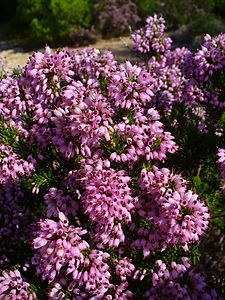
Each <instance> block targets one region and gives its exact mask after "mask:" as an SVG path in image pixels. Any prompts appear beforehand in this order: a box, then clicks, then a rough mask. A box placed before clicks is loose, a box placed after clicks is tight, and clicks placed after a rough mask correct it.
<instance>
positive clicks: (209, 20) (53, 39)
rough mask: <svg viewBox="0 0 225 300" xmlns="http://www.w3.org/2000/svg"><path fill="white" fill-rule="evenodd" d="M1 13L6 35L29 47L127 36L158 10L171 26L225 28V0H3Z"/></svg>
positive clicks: (201, 29) (207, 29) (199, 29)
mask: <svg viewBox="0 0 225 300" xmlns="http://www.w3.org/2000/svg"><path fill="white" fill-rule="evenodd" d="M0 12H1V13H0V25H1V28H6V37H7V38H8V39H16V40H18V41H19V42H20V43H21V45H23V46H26V47H28V48H34V47H40V46H44V45H45V44H46V43H47V44H49V45H50V46H53V47H54V46H58V45H65V44H66V45H68V46H70V45H71V46H82V45H84V44H88V43H89V42H93V41H94V40H95V39H97V38H99V37H103V38H110V37H116V36H121V35H126V34H129V31H130V29H132V30H134V29H136V28H138V27H140V26H141V25H143V24H144V21H145V19H146V17H147V16H149V15H153V14H154V13H157V14H161V15H162V16H163V17H164V18H165V19H166V21H167V26H168V30H169V31H174V30H176V29H178V28H180V27H181V26H182V25H185V26H188V30H189V31H190V32H191V34H192V35H194V36H196V35H202V34H204V33H206V32H207V33H209V34H211V35H215V34H218V33H220V32H222V31H225V0H205V1H202V0H164V1H159V0H128V1H126V0H10V1H8V0H1V1H0Z"/></svg>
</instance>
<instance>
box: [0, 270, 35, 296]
mask: <svg viewBox="0 0 225 300" xmlns="http://www.w3.org/2000/svg"><path fill="white" fill-rule="evenodd" d="M29 288H30V284H29V283H27V282H26V281H25V280H24V279H23V278H22V276H21V274H20V271H18V270H14V271H3V272H2V276H0V299H10V300H19V299H21V300H25V299H27V300H32V299H36V294H35V292H34V291H32V290H30V289H29Z"/></svg>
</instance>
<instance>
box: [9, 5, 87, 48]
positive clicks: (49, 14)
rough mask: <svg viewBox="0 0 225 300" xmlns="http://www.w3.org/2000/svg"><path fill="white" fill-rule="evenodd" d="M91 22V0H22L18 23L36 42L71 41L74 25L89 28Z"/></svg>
mask: <svg viewBox="0 0 225 300" xmlns="http://www.w3.org/2000/svg"><path fill="white" fill-rule="evenodd" d="M91 23H92V4H91V1H90V0H64V1H61V0H50V1H49V0H18V8H17V18H16V20H15V24H18V25H19V26H20V30H21V29H22V34H23V35H24V38H25V36H26V39H25V40H26V42H27V43H31V44H32V45H43V44H45V43H49V44H53V45H55V44H58V43H63V42H69V41H68V38H69V35H70V33H71V31H72V30H73V29H81V28H89V27H90V25H91ZM20 35H21V32H20Z"/></svg>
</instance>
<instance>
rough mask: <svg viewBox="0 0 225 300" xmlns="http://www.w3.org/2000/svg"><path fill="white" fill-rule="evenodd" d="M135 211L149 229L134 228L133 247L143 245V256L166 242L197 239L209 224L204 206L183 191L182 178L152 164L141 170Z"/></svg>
mask: <svg viewBox="0 0 225 300" xmlns="http://www.w3.org/2000/svg"><path fill="white" fill-rule="evenodd" d="M139 184H140V188H141V193H140V196H139V197H140V200H139V202H138V204H137V206H138V214H139V215H140V216H141V217H142V218H144V219H145V220H148V221H149V223H150V224H151V227H152V228H151V230H150V229H149V230H148V229H145V230H143V229H142V228H140V229H138V231H137V235H138V239H136V240H135V241H134V242H133V247H135V248H143V254H144V256H145V257H146V256H148V255H150V254H151V252H152V251H155V250H156V249H161V250H162V251H163V250H165V249H166V247H167V246H168V244H172V245H177V244H178V243H181V245H182V247H183V248H184V250H185V251H187V250H188V244H191V243H194V242H196V241H198V240H199V237H200V236H201V235H202V234H203V233H204V231H205V229H207V227H208V224H209V218H210V216H209V213H208V208H207V207H206V206H205V204H204V203H203V202H202V201H200V200H198V196H197V195H196V194H193V193H192V191H190V190H187V185H186V182H185V180H184V179H183V178H182V177H181V176H180V175H175V174H173V173H171V172H170V171H169V170H168V169H166V168H163V169H161V170H160V169H159V168H157V167H153V170H152V171H150V172H147V170H146V169H143V170H142V171H141V178H140V179H139Z"/></svg>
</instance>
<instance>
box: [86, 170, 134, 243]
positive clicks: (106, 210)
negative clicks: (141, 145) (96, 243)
mask: <svg viewBox="0 0 225 300" xmlns="http://www.w3.org/2000/svg"><path fill="white" fill-rule="evenodd" d="M87 177H88V178H87V180H86V181H85V184H84V194H83V196H82V198H81V202H82V205H83V208H84V211H85V213H86V214H87V215H88V216H89V218H90V220H91V222H93V223H96V225H97V228H98V232H96V236H95V239H97V240H98V239H100V240H102V243H103V244H107V243H109V245H110V246H111V247H117V246H118V245H119V243H120V242H122V241H124V234H123V232H122V230H121V227H120V223H121V222H125V223H130V222H131V213H132V211H133V210H134V207H135V202H136V201H137V199H136V198H133V197H132V190H131V189H130V188H129V186H128V184H129V183H130V181H131V178H130V177H129V176H127V174H126V172H125V171H123V170H121V171H115V170H113V169H106V170H95V169H93V170H92V171H91V172H90V173H89V174H88V175H87ZM117 223H118V224H117ZM116 224H117V225H116ZM117 232H118V233H117ZM119 232H120V233H119ZM106 235H107V238H106ZM113 236H114V239H113ZM110 237H111V239H110ZM121 239H122V240H121Z"/></svg>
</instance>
